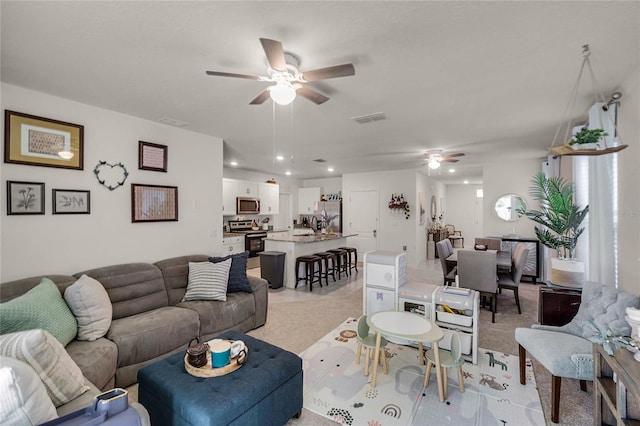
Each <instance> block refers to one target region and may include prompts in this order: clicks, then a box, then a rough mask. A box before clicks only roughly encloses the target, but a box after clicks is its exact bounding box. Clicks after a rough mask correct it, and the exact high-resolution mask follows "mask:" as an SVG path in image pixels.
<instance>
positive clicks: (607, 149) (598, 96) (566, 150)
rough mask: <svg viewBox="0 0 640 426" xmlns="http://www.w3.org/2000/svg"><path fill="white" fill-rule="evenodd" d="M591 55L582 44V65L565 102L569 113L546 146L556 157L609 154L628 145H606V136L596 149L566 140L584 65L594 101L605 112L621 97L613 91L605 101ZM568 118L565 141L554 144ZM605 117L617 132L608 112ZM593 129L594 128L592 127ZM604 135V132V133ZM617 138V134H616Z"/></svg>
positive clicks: (570, 126) (587, 48)
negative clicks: (576, 144) (599, 104)
mask: <svg viewBox="0 0 640 426" xmlns="http://www.w3.org/2000/svg"><path fill="white" fill-rule="evenodd" d="M590 55H591V50H589V45H588V44H585V45H584V46H582V56H583V59H582V65H581V66H580V72H579V73H578V78H577V80H576V83H575V85H574V87H573V90H572V95H571V98H570V99H569V103H568V104H567V107H566V108H565V114H566V112H567V110H569V115H568V116H567V115H564V116H563V118H562V120H561V122H560V125H559V126H558V129H557V130H556V134H555V136H554V138H553V142H552V144H551V146H550V147H549V148H548V150H549V151H550V152H551V153H552V154H553V155H554V156H556V157H558V156H562V155H604V154H611V153H614V152H618V151H622V150H623V149H625V148H626V147H627V146H628V145H623V144H619V145H616V146H608V145H607V140H606V138H602V141H603V143H604V148H597V149H576V148H577V147H576V148H574V147H573V146H572V145H570V144H569V142H568V141H567V140H568V136H569V131H570V129H571V128H572V125H571V124H572V123H571V117H572V116H573V107H574V106H575V102H576V99H577V96H578V88H579V86H580V80H581V78H582V72H583V71H584V68H585V65H586V66H587V68H588V69H589V74H590V75H591V83H592V86H593V90H594V95H595V101H596V103H598V102H601V103H602V104H603V107H602V110H603V111H605V112H607V111H609V105H611V104H614V103H615V104H619V100H620V98H621V97H622V93H621V92H614V93H613V94H612V95H611V98H610V100H609V101H607V100H606V99H605V97H604V96H603V95H602V92H601V91H600V88H599V87H598V84H597V82H596V78H595V75H594V73H593V68H591V61H590V60H589V56H590ZM600 114H602V112H600ZM567 117H568V119H567V120H566V123H567V127H566V131H565V135H564V140H565V141H567V142H565V143H564V144H562V145H558V146H556V140H557V139H558V134H559V133H560V128H561V127H562V124H563V123H564V122H565V118H567ZM605 117H606V118H607V119H608V120H610V121H612V124H613V128H614V129H615V130H616V133H617V129H616V123H615V120H613V119H612V118H611V116H610V115H609V114H605ZM600 121H601V122H603V120H602V118H600ZM594 130H595V129H594ZM605 135H606V133H605ZM618 139H619V136H618Z"/></svg>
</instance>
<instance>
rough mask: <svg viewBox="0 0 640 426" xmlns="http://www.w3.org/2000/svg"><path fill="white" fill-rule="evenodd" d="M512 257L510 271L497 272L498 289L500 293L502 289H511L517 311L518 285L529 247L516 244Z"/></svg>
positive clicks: (518, 302) (518, 304)
mask: <svg viewBox="0 0 640 426" xmlns="http://www.w3.org/2000/svg"><path fill="white" fill-rule="evenodd" d="M514 253H515V255H514V259H513V264H512V265H511V271H509V272H499V273H498V291H500V292H501V293H502V289H507V290H512V291H513V296H514V297H515V299H516V306H517V307H518V313H519V314H521V313H522V311H521V310H520V298H519V297H518V286H519V285H520V280H521V279H522V273H523V272H524V265H525V264H526V263H527V257H528V256H529V249H528V248H527V247H526V246H525V245H524V244H518V245H517V246H516V247H515V249H514Z"/></svg>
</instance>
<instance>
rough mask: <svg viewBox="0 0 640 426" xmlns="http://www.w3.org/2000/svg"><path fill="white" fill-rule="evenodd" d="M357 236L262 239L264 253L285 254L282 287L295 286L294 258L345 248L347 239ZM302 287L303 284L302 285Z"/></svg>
mask: <svg viewBox="0 0 640 426" xmlns="http://www.w3.org/2000/svg"><path fill="white" fill-rule="evenodd" d="M356 235H357V234H315V235H278V234H276V235H268V236H267V238H265V239H264V249H265V251H280V252H283V253H286V256H285V258H284V260H285V262H284V285H285V287H288V288H295V286H296V258H298V257H299V256H309V255H311V254H314V253H319V252H322V251H327V250H331V249H336V248H339V247H344V246H347V245H348V244H347V238H349V237H355V236H356ZM302 285H304V283H302Z"/></svg>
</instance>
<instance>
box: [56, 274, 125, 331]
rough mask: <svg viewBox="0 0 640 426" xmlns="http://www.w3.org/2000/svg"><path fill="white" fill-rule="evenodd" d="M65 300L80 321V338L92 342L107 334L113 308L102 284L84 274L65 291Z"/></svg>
mask: <svg viewBox="0 0 640 426" xmlns="http://www.w3.org/2000/svg"><path fill="white" fill-rule="evenodd" d="M64 300H65V301H66V302H67V305H69V309H71V312H73V315H74V316H75V317H76V321H77V322H78V336H77V337H76V338H77V339H78V340H88V341H90V342H91V341H94V340H96V339H99V338H100V337H102V336H104V335H105V334H107V331H108V330H109V326H110V325H111V315H112V314H113V308H112V307H111V300H109V295H108V294H107V291H106V290H105V289H104V287H102V284H100V283H99V282H98V281H96V280H94V279H93V278H91V277H88V276H87V275H82V276H81V277H80V278H79V279H78V281H76V282H75V283H74V284H72V285H71V286H69V287H67V289H66V290H65V291H64Z"/></svg>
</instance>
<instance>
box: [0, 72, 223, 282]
mask: <svg viewBox="0 0 640 426" xmlns="http://www.w3.org/2000/svg"><path fill="white" fill-rule="evenodd" d="M1 88H2V102H1V104H2V109H3V110H4V109H9V110H13V111H18V112H22V113H27V114H32V115H37V116H42V117H47V118H52V119H58V120H62V121H67V122H71V123H77V124H82V125H84V130H85V133H84V170H82V171H78V170H67V169H56V168H51V167H37V166H27V165H18V164H6V163H3V164H2V166H1V169H0V178H1V180H2V189H1V191H2V193H4V192H5V189H4V188H6V181H7V180H17V181H33V182H44V183H45V196H46V198H45V200H46V214H45V215H37V216H14V215H12V216H7V215H6V213H7V210H6V202H5V199H4V198H3V200H2V203H0V204H2V215H1V216H2V223H1V225H0V229H1V247H2V248H1V250H2V251H1V253H2V260H1V262H0V263H1V264H2V270H1V276H0V279H1V280H2V281H8V280H13V279H18V278H25V277H30V276H34V275H39V274H72V273H76V272H80V271H82V270H85V269H89V268H94V267H100V266H106V265H111V264H118V263H127V262H154V261H158V260H161V259H164V258H168V257H172V256H178V255H184V254H195V253H204V254H217V253H221V251H222V235H221V228H220V226H221V223H222V211H221V208H220V204H221V198H222V140H221V139H219V138H215V137H210V136H206V135H202V134H198V133H194V132H190V131H186V130H183V129H178V128H175V127H171V126H167V125H163V124H160V123H155V122H152V121H148V120H142V119H139V118H135V117H132V116H128V115H124V114H120V113H117V112H114V111H109V110H105V109H100V108H96V107H92V106H89V105H85V104H81V103H78V102H74V101H70V100H67V99H62V98H58V97H54V96H50V95H47V94H44V93H40V92H35V91H31V90H26V89H23V88H20V87H16V86H12V85H8V84H2V86H1ZM3 119H4V116H3ZM139 140H144V141H148V142H154V143H160V144H163V145H167V146H168V154H169V155H168V157H169V158H168V172H167V173H161V172H151V171H144V170H138V141H139ZM100 160H104V161H108V162H110V163H116V162H122V163H123V164H124V165H125V167H126V168H127V170H128V171H129V177H128V179H127V180H126V182H125V184H124V186H122V187H120V188H118V189H116V190H115V191H109V190H108V189H107V188H105V187H104V186H102V185H100V184H99V183H98V181H97V180H96V178H95V176H94V173H93V168H94V167H95V165H96V164H97V163H98V161H100ZM131 183H144V184H158V185H172V186H177V187H178V200H179V204H178V206H179V212H178V218H179V221H178V222H155V223H131ZM52 188H58V189H85V190H90V191H91V214H89V215H52V214H51V210H52V209H51V189H52Z"/></svg>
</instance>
